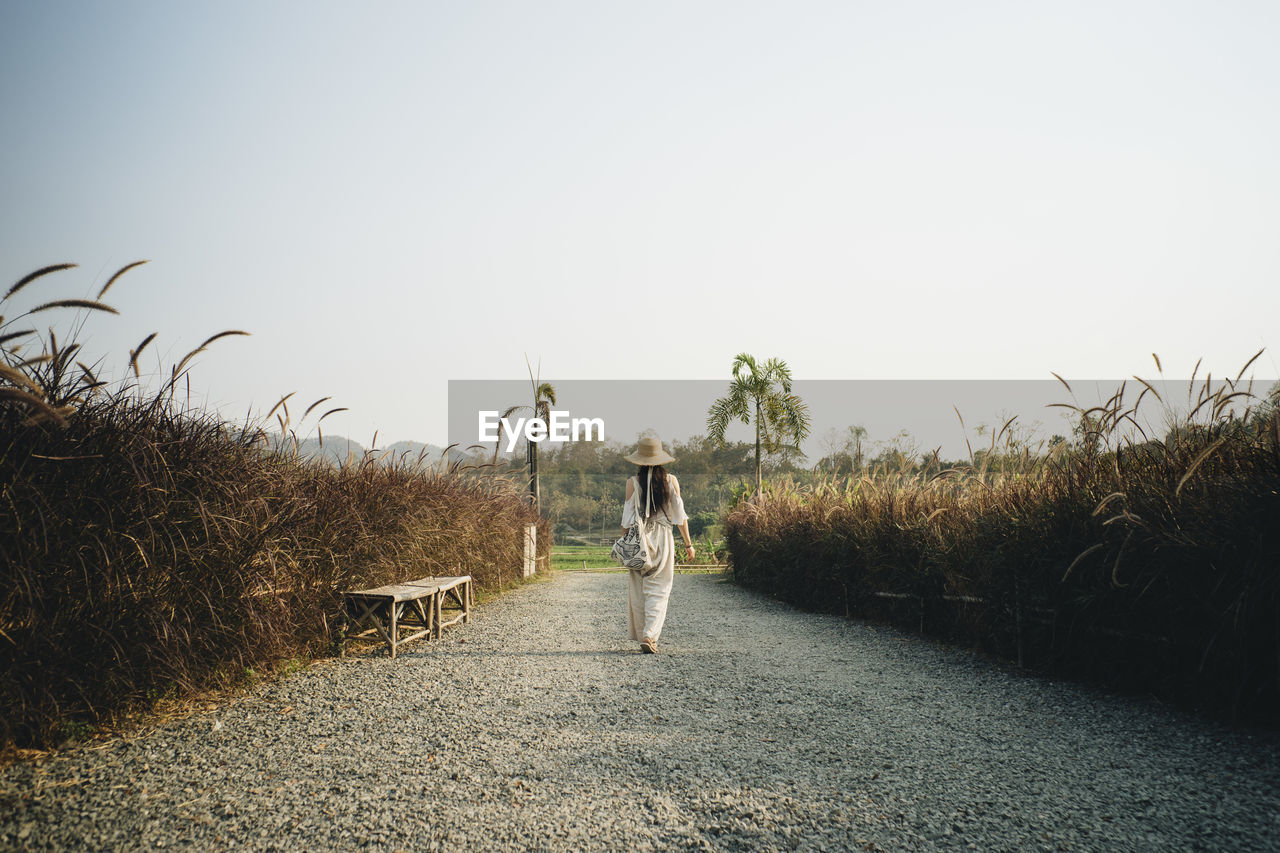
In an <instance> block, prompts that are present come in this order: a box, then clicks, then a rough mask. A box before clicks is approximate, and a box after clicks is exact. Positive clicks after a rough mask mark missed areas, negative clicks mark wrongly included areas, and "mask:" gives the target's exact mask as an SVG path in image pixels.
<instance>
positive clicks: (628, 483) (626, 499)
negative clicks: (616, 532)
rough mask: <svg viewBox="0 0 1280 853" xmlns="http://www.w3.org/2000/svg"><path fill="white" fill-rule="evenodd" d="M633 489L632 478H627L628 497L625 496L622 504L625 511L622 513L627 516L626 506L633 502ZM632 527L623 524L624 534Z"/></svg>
mask: <svg viewBox="0 0 1280 853" xmlns="http://www.w3.org/2000/svg"><path fill="white" fill-rule="evenodd" d="M631 491H632V483H631V480H630V479H628V480H627V496H626V498H624V499H623V502H622V506H623V513H622V514H623V516H626V507H627V505H628V504H630V503H631ZM630 529H631V528H629V527H627V526H626V525H623V527H622V533H623V535H625V534H626V532H627V531H628V530H630Z"/></svg>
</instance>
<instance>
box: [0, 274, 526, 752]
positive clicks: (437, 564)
mask: <svg viewBox="0 0 1280 853" xmlns="http://www.w3.org/2000/svg"><path fill="white" fill-rule="evenodd" d="M63 268H66V267H65V265H59V266H57V267H52V268H46V269H45V270H42V271H40V274H48V273H49V272H56V271H58V270H60V269H63ZM125 269H126V270H127V269H128V267H126V268H125ZM121 272H124V270H122V271H121ZM118 275H119V274H117V276H116V277H113V279H112V281H114V280H115V278H118ZM35 277H38V276H35ZM35 277H28V278H27V279H24V280H23V281H22V282H19V286H18V287H15V288H11V289H10V291H9V294H8V296H11V295H12V294H13V293H15V292H16V290H18V289H20V288H21V287H22V286H25V285H26V284H28V283H30V282H31V281H34V280H35ZM110 284H111V282H108V286H110ZM103 290H104V291H105V290H106V288H103ZM8 296H6V299H7V298H8ZM99 298H101V294H99ZM83 302H84V301H82V300H60V301H58V302H56V303H50V305H52V306H53V307H63V308H85V307H87V306H86V305H85V304H73V303H83ZM99 304H100V303H99ZM89 310H109V309H106V307H105V306H102V307H100V308H89ZM19 319H21V318H19ZM0 322H2V321H0ZM13 323H14V321H9V323H8V324H5V325H3V326H0V341H2V342H3V347H4V348H3V350H0V358H2V359H3V360H2V362H0V364H2V365H3V369H0V489H2V490H3V492H2V493H3V500H4V511H3V512H0V620H2V621H0V648H3V649H4V654H3V655H0V708H3V712H0V713H2V716H0V745H3V744H16V745H19V746H31V745H42V744H47V743H49V742H50V741H51V740H52V739H54V738H55V737H56V736H57V734H58V732H59V731H62V732H66V731H70V730H73V729H75V728H77V727H81V728H83V727H85V726H90V725H93V724H96V723H98V722H100V721H103V720H107V719H110V718H111V717H112V716H114V715H116V714H118V713H120V712H122V711H125V710H130V709H135V708H140V707H146V706H148V705H149V704H150V703H152V702H153V701H154V700H155V699H156V698H158V697H161V696H169V697H173V696H183V695H187V694H189V693H191V692H192V691H196V690H200V689H204V688H208V687H212V686H217V685H223V684H227V683H230V682H234V681H236V680H239V679H242V678H243V677H245V673H246V672H252V671H254V670H259V671H261V670H269V669H270V668H271V667H272V666H273V665H275V664H276V663H278V662H281V661H289V660H291V659H295V658H306V657H308V656H312V655H316V654H323V653H325V652H326V651H327V650H330V649H331V648H332V647H333V644H334V642H335V640H336V639H337V628H338V624H337V622H338V616H339V606H340V595H341V592H342V591H343V590H344V589H349V588H358V587H362V586H369V585H378V584H383V583H391V582H395V581H399V580H407V579H410V578H412V577H418V576H422V575H428V574H471V575H473V576H474V577H475V578H476V582H477V585H478V586H480V587H481V588H488V589H491V590H492V589H498V588H501V587H503V586H504V585H508V584H511V583H514V582H515V581H516V580H517V579H518V578H519V577H520V566H521V558H522V548H523V537H522V532H521V531H522V529H523V525H525V524H527V523H535V522H536V523H538V524H539V526H540V530H539V536H538V543H539V549H540V551H541V552H542V553H544V554H545V553H547V552H548V550H549V547H550V544H551V535H550V529H549V526H548V524H547V523H546V522H545V521H539V520H538V518H537V515H536V513H535V511H534V510H533V509H532V508H531V507H530V506H529V505H528V503H527V502H526V501H525V500H524V499H523V498H522V496H521V494H520V492H519V490H518V489H517V488H516V487H515V486H513V485H511V484H509V483H507V482H506V481H504V480H500V479H496V478H492V477H488V476H485V475H483V474H481V473H479V472H477V471H473V470H467V469H464V468H461V467H460V466H459V465H458V464H457V463H454V464H452V465H449V464H444V463H441V464H437V465H434V466H425V465H422V464H420V463H414V462H412V461H407V460H401V461H400V462H399V463H397V464H394V465H385V464H381V463H379V462H378V461H376V460H375V457H374V455H373V454H367V455H366V456H365V457H364V458H362V459H358V460H353V461H352V462H351V463H349V464H347V465H343V466H332V465H326V464H315V463H308V462H305V461H303V460H301V459H299V458H298V457H297V456H296V455H290V454H287V453H281V452H277V451H276V450H275V449H273V448H274V447H276V446H278V442H273V441H270V440H269V439H267V437H266V436H265V434H264V433H263V431H262V430H260V429H256V428H247V427H237V426H235V425H233V424H230V423H227V422H225V421H224V420H222V419H221V418H219V417H217V416H216V415H213V414H209V413H204V412H198V411H190V410H186V409H184V408H182V407H181V406H179V405H178V404H177V403H176V402H175V399H174V395H173V393H172V391H173V388H174V387H175V384H176V381H177V379H178V377H180V376H182V375H183V372H184V370H185V366H186V363H188V362H189V359H190V356H188V358H187V359H184V360H183V362H180V363H179V365H178V366H176V367H175V368H174V369H173V370H172V371H171V375H170V381H168V382H167V383H165V385H164V386H163V388H162V389H161V390H159V391H156V392H152V393H149V394H148V393H143V392H142V391H141V390H140V389H139V387H138V386H137V385H130V384H125V385H121V386H118V387H116V388H115V389H114V390H107V387H106V385H105V384H104V383H103V382H101V381H99V380H98V379H97V378H96V377H95V376H93V374H92V371H91V370H90V369H89V368H87V367H77V365H76V363H75V360H74V359H75V353H76V351H77V349H78V347H76V345H75V344H74V343H63V344H59V343H58V342H57V339H56V337H55V336H54V335H53V334H52V333H50V335H49V338H48V340H47V341H46V342H45V343H44V346H43V349H42V351H41V352H40V353H39V354H38V355H33V356H24V355H23V354H22V352H21V351H20V350H19V348H18V347H19V345H20V344H21V343H22V342H25V341H30V340H31V334H22V335H17V336H15V333H13V332H9V331H7V330H8V329H10V328H11V327H12V325H13ZM217 337H219V336H214V338H211V339H210V341H208V342H206V345H207V344H208V343H210V342H212V340H214V339H216V338H217ZM149 340H150V339H148V341H149ZM143 345H144V346H145V342H144V344H143ZM141 348H142V347H141V346H140V347H139V350H141ZM197 351H198V350H197ZM134 363H135V364H136V356H135V359H134ZM285 411H286V412H287V407H286V408H285ZM273 413H274V411H273ZM279 423H280V425H281V426H282V427H284V428H285V429H286V430H287V429H288V420H287V417H286V418H282V419H281V420H280V421H279ZM294 446H296V443H295V445H294Z"/></svg>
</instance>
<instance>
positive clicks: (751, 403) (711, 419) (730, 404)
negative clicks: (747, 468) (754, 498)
mask: <svg viewBox="0 0 1280 853" xmlns="http://www.w3.org/2000/svg"><path fill="white" fill-rule="evenodd" d="M735 420H740V421H742V422H743V423H744V424H748V425H749V424H751V423H752V421H754V422H755V426H756V494H757V495H758V494H760V487H761V478H760V450H761V448H762V447H763V448H764V450H765V451H766V452H768V453H776V452H778V451H779V450H782V449H784V448H786V447H788V446H790V447H791V448H793V449H796V450H797V452H798V450H799V445H800V442H802V441H804V439H805V436H807V435H808V434H809V407H808V406H806V405H805V403H804V401H803V400H801V399H800V398H799V397H797V396H796V395H795V394H792V393H791V368H789V367H787V363H786V362H785V361H779V360H778V359H776V358H771V359H769V360H768V361H766V362H764V364H763V365H761V364H758V363H757V362H756V360H755V358H753V357H752V356H750V355H747V354H746V353H739V354H738V355H737V356H735V357H734V359H733V382H731V383H730V384H729V393H728V394H726V395H725V396H723V397H721V398H720V399H718V400H716V401H715V402H714V403H712V404H711V408H710V409H708V410H707V433H708V434H709V435H710V437H711V439H712V440H713V441H715V442H716V443H717V444H718V445H720V446H721V447H723V446H724V443H725V442H724V433H725V430H726V429H728V427H729V423H730V422H731V421H735ZM784 439H791V444H790V445H788V444H787V443H786V442H785V441H784Z"/></svg>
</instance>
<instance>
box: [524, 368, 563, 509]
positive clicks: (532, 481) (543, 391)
mask: <svg viewBox="0 0 1280 853" xmlns="http://www.w3.org/2000/svg"><path fill="white" fill-rule="evenodd" d="M555 404H556V389H555V388H553V387H552V386H551V383H550V382H538V381H537V380H534V388H533V414H534V417H537V418H540V419H541V420H542V422H543V423H544V424H545V423H549V422H550V421H551V407H552V406H554V405H555ZM526 447H527V450H526V451H525V452H526V454H527V458H528V460H529V496H530V497H531V498H533V507H534V509H537V508H538V503H539V500H540V499H541V497H542V494H541V491H540V490H539V488H538V442H536V441H530V442H528V443H527V445H526Z"/></svg>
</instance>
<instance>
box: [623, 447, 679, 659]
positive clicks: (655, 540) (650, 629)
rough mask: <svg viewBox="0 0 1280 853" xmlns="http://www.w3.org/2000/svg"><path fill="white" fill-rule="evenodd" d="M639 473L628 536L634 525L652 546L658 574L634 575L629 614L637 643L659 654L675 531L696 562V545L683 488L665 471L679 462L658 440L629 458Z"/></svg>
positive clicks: (630, 499)
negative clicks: (694, 547) (675, 530)
mask: <svg viewBox="0 0 1280 853" xmlns="http://www.w3.org/2000/svg"><path fill="white" fill-rule="evenodd" d="M623 458H624V459H626V460H627V461H628V462H634V463H635V464H636V465H638V466H639V468H638V469H637V470H636V476H634V477H632V478H630V479H629V480H627V497H626V501H625V502H624V503H623V505H622V530H623V533H625V532H626V531H627V530H628V529H629V528H630V527H631V526H632V525H633V524H637V523H638V524H639V525H640V532H641V533H642V534H643V535H644V536H645V540H646V542H647V543H648V548H649V554H650V556H651V558H652V559H651V560H650V563H651V564H652V565H653V566H654V568H653V569H652V570H640V569H632V570H631V572H630V577H629V579H628V580H629V584H628V586H627V608H628V615H629V617H630V622H631V639H633V640H637V641H639V642H640V648H641V649H642V650H643V651H644V652H646V653H648V654H655V653H656V652H657V651H658V635H660V634H661V633H662V623H663V622H664V621H665V620H666V618H667V598H668V597H669V596H670V595H671V584H672V582H673V581H674V580H675V574H676V571H675V570H676V543H675V536H674V535H673V534H672V533H671V528H672V526H678V527H679V528H680V535H681V536H683V537H684V547H685V548H686V549H687V550H688V552H689V559H693V556H694V549H693V540H691V539H690V538H689V517H688V516H687V515H685V512H684V500H683V499H682V498H681V497H680V484H679V483H678V482H677V481H676V478H675V477H673V476H672V475H670V474H668V473H667V469H666V468H664V467H662V466H664V465H666V464H667V463H670V462H675V461H676V460H675V459H674V458H673V457H672V456H671V455H670V454H668V453H667V452H666V451H665V450H663V449H662V442H661V441H659V440H658V439H657V438H652V437H645V438H642V439H640V443H639V446H637V447H636V452H635V453H632V454H631V455H629V456H624V457H623Z"/></svg>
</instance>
